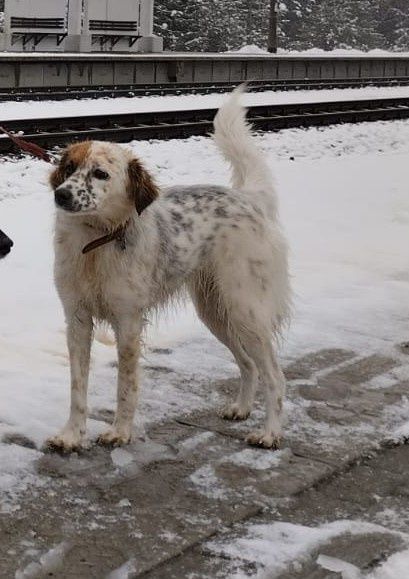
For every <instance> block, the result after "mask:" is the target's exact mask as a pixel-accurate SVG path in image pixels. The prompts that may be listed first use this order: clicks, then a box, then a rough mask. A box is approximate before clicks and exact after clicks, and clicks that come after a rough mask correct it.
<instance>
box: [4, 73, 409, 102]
mask: <svg viewBox="0 0 409 579" xmlns="http://www.w3.org/2000/svg"><path fill="white" fill-rule="evenodd" d="M238 84H240V82H239V81H234V82H233V81H232V82H220V83H214V82H213V83H194V84H191V83H172V84H159V85H149V84H148V85H128V86H99V87H97V86H95V87H90V88H88V87H87V88H78V87H67V88H61V87H53V88H47V89H41V88H35V89H33V88H26V89H22V88H18V89H14V88H13V89H0V102H5V101H10V100H12V101H29V100H35V101H44V100H67V99H84V98H90V99H97V98H116V97H129V98H132V97H142V96H164V95H183V94H208V93H215V92H226V91H230V90H232V88H234V87H235V86H237V85H238ZM408 85H409V78H408V77H390V78H384V77H382V78H349V79H342V78H340V79H292V80H254V81H250V82H249V85H248V89H249V90H250V91H253V92H256V91H266V90H275V91H287V90H324V89H333V88H365V87H369V86H377V87H388V86H408Z"/></svg>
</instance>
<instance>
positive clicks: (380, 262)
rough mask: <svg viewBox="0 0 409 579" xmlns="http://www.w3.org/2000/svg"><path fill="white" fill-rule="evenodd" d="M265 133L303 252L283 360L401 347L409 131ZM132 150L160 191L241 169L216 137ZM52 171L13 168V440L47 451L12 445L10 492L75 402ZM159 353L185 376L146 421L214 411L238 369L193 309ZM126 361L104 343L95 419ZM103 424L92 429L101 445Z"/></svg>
mask: <svg viewBox="0 0 409 579" xmlns="http://www.w3.org/2000/svg"><path fill="white" fill-rule="evenodd" d="M255 138H256V141H257V143H258V145H259V146H260V147H261V148H262V149H263V150H264V152H265V154H266V155H267V156H268V158H269V160H270V162H271V165H272V167H274V172H275V174H276V177H277V181H278V185H279V186H278V188H279V196H280V202H281V213H282V220H283V223H284V226H285V229H286V231H287V234H288V237H289V241H290V245H291V270H292V275H293V282H294V290H295V317H294V322H293V325H292V328H291V331H290V332H289V334H288V336H287V337H286V340H285V342H284V344H283V349H282V357H283V359H284V362H286V361H289V360H291V359H293V358H294V357H297V356H299V355H302V354H304V353H306V352H309V351H312V350H316V349H320V348H328V347H334V346H336V347H346V348H348V349H354V350H355V351H356V352H357V353H358V354H363V353H370V352H374V351H376V352H388V350H391V349H393V348H394V346H395V344H396V343H397V342H400V341H403V340H405V339H407V337H408V334H409V329H408V326H409V324H408V319H409V301H408V295H409V259H408V256H407V252H406V251H405V249H404V248H405V247H406V245H407V238H408V226H409V196H408V185H407V184H408V182H409V164H408V155H409V122H407V121H399V122H393V123H372V124H362V125H353V126H348V125H346V126H339V127H330V128H325V129H309V130H288V131H282V132H280V133H277V134H271V133H266V134H263V135H260V136H257V137H255ZM131 146H132V148H133V150H134V151H135V153H136V154H137V155H140V156H141V158H143V159H144V160H145V162H146V164H147V166H148V167H149V168H150V169H151V170H152V171H153V172H154V174H155V175H156V176H157V178H158V180H159V181H160V183H163V184H175V183H181V184H185V183H200V182H211V183H220V184H226V183H227V182H228V178H229V170H228V167H227V166H226V165H225V164H224V162H223V161H222V159H221V157H220V155H219V153H218V152H217V151H216V148H215V146H214V144H213V143H212V141H211V140H209V139H206V138H191V139H188V140H182V141H167V142H151V143H149V142H134V143H133V144H132V145H131ZM49 170H50V168H49V166H48V165H47V164H45V163H43V162H40V161H36V160H32V159H28V160H20V161H17V162H12V161H8V160H3V161H2V162H1V164H0V174H1V177H2V179H1V182H2V186H1V191H0V199H1V203H0V207H1V212H0V215H1V218H0V226H1V228H2V229H4V230H5V231H6V232H7V233H8V234H9V235H10V236H11V237H12V238H13V239H14V241H15V247H14V248H13V251H12V253H11V255H10V256H8V258H7V259H5V260H3V261H2V262H1V263H0V270H1V300H0V319H1V324H0V440H1V439H2V437H3V436H8V435H10V433H12V434H15V433H18V434H20V435H22V436H25V437H27V439H29V441H31V443H33V444H34V445H35V446H36V448H24V447H22V446H16V445H9V444H2V443H0V464H1V469H0V492H1V491H6V492H9V491H10V490H11V489H13V490H18V488H21V487H22V486H24V485H26V484H27V483H29V482H30V481H32V480H34V474H33V473H34V471H33V461H34V460H35V459H36V458H37V457H38V456H39V453H40V450H39V449H41V445H42V443H43V441H44V439H45V438H46V437H47V436H49V435H51V434H53V433H54V432H55V431H56V430H57V429H58V428H59V427H60V426H62V424H63V422H64V419H65V418H66V415H67V408H68V404H69V387H68V384H69V370H68V359H67V353H66V347H65V338H64V322H63V316H62V312H61V307H60V305H59V303H58V300H57V296H56V293H55V290H54V287H53V281H52V222H53V214H54V207H53V198H52V194H51V192H50V190H49V188H48V185H47V175H48V172H49ZM148 346H149V347H148V350H147V357H146V360H145V362H144V363H145V365H155V366H162V367H163V366H166V367H167V368H171V369H173V370H175V373H168V374H162V375H161V376H162V377H160V378H155V379H151V378H150V379H148V380H145V381H144V383H143V387H142V395H141V409H142V415H143V416H144V418H145V419H146V420H147V421H157V420H161V419H164V418H166V417H170V416H174V415H176V414H180V413H181V412H182V411H184V410H189V409H192V408H195V407H200V406H204V405H209V404H210V405H213V406H214V405H215V404H216V403H219V402H220V401H219V400H215V399H214V398H212V392H211V386H210V385H209V383H210V382H211V381H212V380H214V379H217V378H219V377H223V376H231V375H235V374H237V370H236V369H235V366H234V365H233V363H232V360H231V358H230V355H229V354H228V353H227V352H226V351H225V350H224V348H223V347H222V346H221V345H219V344H218V343H217V342H216V341H215V340H214V339H213V338H212V337H211V336H210V334H209V333H208V332H207V331H206V330H205V329H204V328H202V327H201V326H200V324H199V323H198V322H197V321H196V319H195V318H194V316H193V314H192V308H191V307H190V306H188V307H187V308H186V309H183V308H181V309H180V310H178V311H177V312H174V313H170V314H169V316H168V317H167V318H161V319H160V320H159V322H158V323H155V324H154V325H153V326H152V327H151V329H150V331H149V337H148ZM169 349H170V350H171V353H169ZM114 360H115V350H114V348H113V347H112V346H109V345H103V344H100V343H97V344H96V345H95V348H94V355H93V363H92V372H91V385H90V398H89V405H90V410H91V411H97V410H101V409H107V408H108V409H111V408H113V407H114V399H115V386H114V384H115V374H116V369H115V368H114V367H113V364H112V362H113V361H114ZM400 372H401V378H403V377H404V376H403V375H402V372H403V370H402V369H401V370H400ZM183 379H185V380H183ZM103 428H104V424H103V423H102V422H101V421H96V420H91V421H90V434H91V436H92V437H93V436H95V435H96V434H97V432H98V431H100V430H101V429H103ZM36 482H37V483H39V482H41V481H38V479H37V480H36ZM0 508H1V502H0Z"/></svg>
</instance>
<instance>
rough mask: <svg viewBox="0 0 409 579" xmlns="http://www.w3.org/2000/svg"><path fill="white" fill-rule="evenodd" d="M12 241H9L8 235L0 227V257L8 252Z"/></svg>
mask: <svg viewBox="0 0 409 579" xmlns="http://www.w3.org/2000/svg"><path fill="white" fill-rule="evenodd" d="M13 245H14V244H13V242H12V241H11V239H10V237H8V236H7V235H6V234H5V233H3V231H2V230H1V229H0V259H2V258H3V257H6V255H7V254H9V253H10V251H11V248H12V247H13Z"/></svg>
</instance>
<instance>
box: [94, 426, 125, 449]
mask: <svg viewBox="0 0 409 579" xmlns="http://www.w3.org/2000/svg"><path fill="white" fill-rule="evenodd" d="M130 441H131V434H130V433H128V432H125V431H120V430H117V429H116V428H110V429H109V430H107V431H106V432H103V433H102V434H100V435H99V436H98V438H97V443H98V444H102V445H103V446H122V445H124V444H129V442H130Z"/></svg>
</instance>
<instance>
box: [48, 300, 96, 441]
mask: <svg viewBox="0 0 409 579" xmlns="http://www.w3.org/2000/svg"><path fill="white" fill-rule="evenodd" d="M91 340H92V316H91V314H90V313H89V312H88V311H87V310H85V309H77V310H76V311H73V312H72V314H70V315H67V345H68V351H69V355H70V368H71V409H70V416H69V418H68V421H67V424H66V425H65V426H64V428H63V429H62V430H61V432H60V433H59V434H57V435H56V436H54V437H52V438H50V439H48V440H47V443H46V444H47V445H48V446H49V447H50V448H51V449H54V450H60V451H63V452H70V451H72V450H75V449H78V448H79V447H81V445H82V444H83V440H84V437H85V432H86V420H87V389H88V374H89V361H90V352H91Z"/></svg>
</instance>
